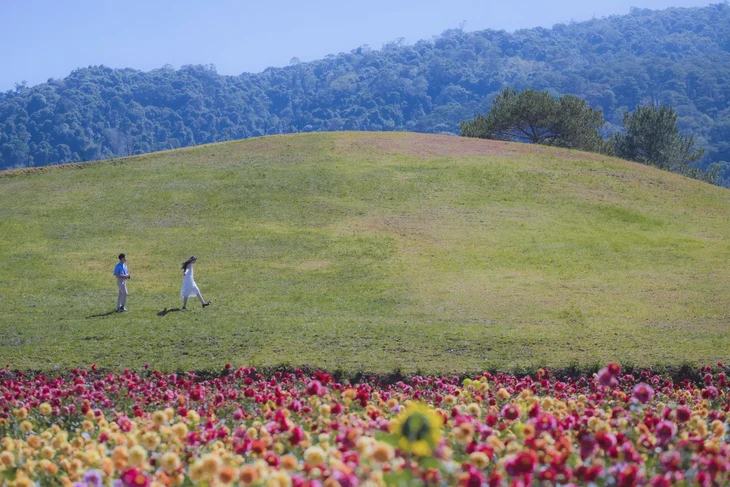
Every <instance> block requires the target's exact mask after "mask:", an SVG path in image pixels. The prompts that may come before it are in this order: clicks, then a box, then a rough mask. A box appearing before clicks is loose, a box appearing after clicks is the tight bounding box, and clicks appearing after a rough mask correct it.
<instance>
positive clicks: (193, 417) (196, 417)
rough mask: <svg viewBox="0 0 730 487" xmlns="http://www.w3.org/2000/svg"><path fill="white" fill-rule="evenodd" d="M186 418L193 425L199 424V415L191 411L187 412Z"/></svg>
mask: <svg viewBox="0 0 730 487" xmlns="http://www.w3.org/2000/svg"><path fill="white" fill-rule="evenodd" d="M187 418H188V419H189V420H190V421H191V422H193V423H198V422H200V415H199V414H198V413H196V412H195V411H192V410H190V411H188V415H187Z"/></svg>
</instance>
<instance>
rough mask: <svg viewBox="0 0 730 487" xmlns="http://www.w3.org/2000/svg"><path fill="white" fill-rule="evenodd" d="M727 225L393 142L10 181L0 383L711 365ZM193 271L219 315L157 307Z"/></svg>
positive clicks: (697, 187)
mask: <svg viewBox="0 0 730 487" xmlns="http://www.w3.org/2000/svg"><path fill="white" fill-rule="evenodd" d="M728 215H730V191H728V190H727V189H723V188H718V187H714V186H710V185H708V184H704V183H700V182H697V181H694V180H689V179H685V178H682V177H680V176H677V175H674V174H670V173H666V172H662V171H659V170H656V169H653V168H650V167H646V166H642V165H638V164H633V163H628V162H624V161H620V160H616V159H610V158H605V157H603V156H599V155H595V154H585V153H578V152H570V151H564V150H553V149H548V148H545V147H537V146H528V145H516V144H509V143H503V142H493V141H482V140H475V139H463V138H456V137H448V136H433V135H419V134H404V133H377V134H376V133H330V134H310V135H293V136H276V137H266V138H258V139H249V140H247V141H241V142H231V143H224V144H217V145H208V146H200V147H195V148H190V149H182V150H176V151H170V152H164V153H157V154H151V155H146V156H139V157H133V158H127V159H121V160H113V161H105V162H98V163H90V164H82V165H73V166H66V167H63V168H43V169H42V170H38V171H37V172H33V171H28V172H5V173H0V235H2V239H0V361H1V362H2V364H0V366H2V365H5V364H6V363H8V364H10V365H11V366H12V367H17V368H22V369H34V370H50V369H53V368H57V367H59V368H62V369H63V368H68V367H72V366H75V365H78V364H89V363H92V362H95V363H97V364H99V365H100V366H104V367H115V368H121V367H138V366H141V365H142V364H144V363H149V364H150V365H151V366H154V367H159V368H162V369H165V370H174V369H217V368H219V367H220V366H222V364H224V363H226V362H231V363H233V364H234V365H242V364H250V365H257V366H264V365H281V364H288V365H297V366H298V365H312V366H316V367H323V368H328V369H332V370H336V369H342V370H345V371H349V372H352V371H356V370H366V371H373V372H385V371H392V370H394V369H401V370H403V371H404V372H415V371H417V370H420V371H423V372H429V373H448V372H455V371H464V370H476V369H485V368H498V369H515V368H519V367H528V366H551V367H561V366H568V365H571V364H580V365H591V364H594V363H603V362H605V361H607V360H620V361H622V362H624V363H629V364H635V365H639V366H646V365H657V364H663V365H673V364H674V365H676V364H680V363H683V362H694V363H700V364H704V363H708V362H710V361H714V360H719V359H727V358H728V357H727V354H728V350H729V349H730V335H729V327H730V273H729V272H728V265H729V264H730V225H728ZM119 252H126V253H127V255H128V264H129V268H130V274H132V276H133V279H132V280H131V281H130V282H129V290H130V297H129V301H128V308H129V309H130V312H129V313H124V314H116V313H111V314H109V312H110V311H111V310H113V309H114V304H115V299H116V285H115V282H114V279H113V277H112V269H113V267H114V265H115V264H116V255H117V254H118V253H119ZM191 254H196V255H197V256H198V257H199V261H198V264H197V266H196V281H197V282H198V284H199V286H200V288H201V290H202V291H203V295H204V296H205V298H206V299H211V300H212V301H213V306H212V307H210V308H207V309H205V310H203V309H201V308H200V306H199V304H197V303H196V304H194V305H193V307H192V309H191V311H188V312H179V311H170V310H171V309H175V308H179V306H180V298H179V290H180V284H181V281H182V278H181V275H180V270H179V269H180V263H181V262H182V261H183V260H184V259H185V258H186V257H188V256H189V255H191Z"/></svg>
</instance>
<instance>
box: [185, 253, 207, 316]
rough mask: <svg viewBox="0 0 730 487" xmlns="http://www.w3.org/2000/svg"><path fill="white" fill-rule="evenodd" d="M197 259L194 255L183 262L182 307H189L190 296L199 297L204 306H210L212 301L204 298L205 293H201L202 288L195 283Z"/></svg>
mask: <svg viewBox="0 0 730 487" xmlns="http://www.w3.org/2000/svg"><path fill="white" fill-rule="evenodd" d="M197 260H198V258H197V257H195V256H194V255H193V256H192V257H190V258H189V259H188V260H186V261H185V262H183V263H182V273H183V283H182V289H181V290H180V295H181V296H182V298H183V307H182V309H188V298H192V297H195V296H197V297H198V299H199V300H200V303H201V304H202V305H203V308H205V307H206V306H210V301H205V300H203V295H202V294H200V289H198V285H197V284H195V279H193V265H194V264H195V262H197Z"/></svg>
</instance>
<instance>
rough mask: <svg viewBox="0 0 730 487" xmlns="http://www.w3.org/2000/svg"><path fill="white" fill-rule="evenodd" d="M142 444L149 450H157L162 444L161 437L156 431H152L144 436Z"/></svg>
mask: <svg viewBox="0 0 730 487" xmlns="http://www.w3.org/2000/svg"><path fill="white" fill-rule="evenodd" d="M142 444H143V445H144V446H145V448H147V449H148V450H150V451H151V450H155V449H156V448H157V447H158V445H159V444H160V437H159V436H158V435H157V433H155V432H154V431H150V432H148V433H145V434H144V435H142Z"/></svg>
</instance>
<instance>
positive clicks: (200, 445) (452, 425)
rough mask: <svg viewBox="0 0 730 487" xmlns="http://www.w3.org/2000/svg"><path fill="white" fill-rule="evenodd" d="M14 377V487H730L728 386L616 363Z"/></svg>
mask: <svg viewBox="0 0 730 487" xmlns="http://www.w3.org/2000/svg"><path fill="white" fill-rule="evenodd" d="M95 369H96V368H95V367H94V366H92V367H91V370H88V371H87V370H74V371H73V372H72V373H70V374H68V375H64V376H61V377H57V378H50V377H47V376H43V375H38V376H33V377H30V376H25V375H23V374H22V373H15V374H10V373H9V372H7V371H4V370H3V371H0V374H2V375H0V377H2V378H0V397H1V398H2V403H1V404H2V410H0V484H2V485H7V486H13V487H26V486H31V485H61V486H85V487H86V486H88V487H92V486H93V487H98V486H101V485H105V486H118V487H122V486H123V487H131V486H142V487H145V486H174V485H180V486H190V485H201V486H202V485H204V486H219V485H245V486H249V485H256V486H258V485H261V486H267V487H286V486H295V487H300V486H310V487H337V486H342V487H355V486H363V487H365V486H383V485H426V486H437V485H463V486H469V487H477V486H482V485H489V486H498V485H525V486H528V485H565V484H571V483H573V484H594V485H616V486H633V485H652V486H663V485H672V484H682V485H701V486H710V485H723V484H728V483H729V482H730V448H729V446H728V440H729V437H728V410H729V409H730V400H729V399H728V383H727V380H726V376H725V371H724V370H725V368H724V366H723V365H722V364H717V366H716V367H705V368H704V369H703V371H702V372H703V374H704V381H703V382H702V383H699V384H697V383H693V382H690V381H689V380H685V381H682V382H673V381H672V380H669V379H665V378H662V377H659V376H657V375H652V374H651V373H649V372H642V373H639V374H635V375H632V374H622V371H621V367H620V366H619V365H617V364H609V365H608V366H606V367H605V368H604V369H603V370H601V371H600V372H599V373H598V374H596V375H595V376H593V377H584V378H578V379H568V380H556V379H555V378H553V377H551V375H550V372H549V371H546V370H540V371H538V373H537V374H536V375H535V376H527V377H515V376H511V375H504V374H489V373H485V374H482V375H480V376H477V377H474V378H472V379H465V380H463V381H460V380H459V379H458V378H451V379H449V378H437V377H413V378H411V379H409V380H407V381H405V380H404V381H402V382H398V383H395V384H390V385H382V384H378V383H376V382H363V383H359V384H346V383H339V382H337V381H335V380H333V378H332V377H331V376H330V375H328V374H326V373H322V372H318V373H315V374H313V375H306V374H304V373H302V372H293V373H281V372H279V373H276V374H275V375H273V376H271V377H263V376H262V375H261V374H259V373H257V371H256V370H255V369H253V368H241V369H238V370H232V369H231V368H230V366H227V367H226V371H225V373H224V374H223V375H222V376H221V377H219V378H215V379H210V380H199V379H197V378H196V377H195V375H194V374H187V375H178V374H167V375H166V374H162V373H159V372H150V371H144V372H142V373H134V372H131V371H128V370H125V371H124V372H123V373H121V374H102V373H99V372H96V370H95Z"/></svg>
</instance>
